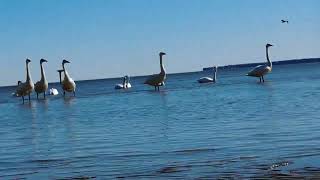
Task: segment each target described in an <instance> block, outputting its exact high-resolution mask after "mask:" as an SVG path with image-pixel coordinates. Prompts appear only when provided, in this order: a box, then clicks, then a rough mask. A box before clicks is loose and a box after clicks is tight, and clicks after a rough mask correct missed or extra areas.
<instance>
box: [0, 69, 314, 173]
mask: <svg viewBox="0 0 320 180" xmlns="http://www.w3.org/2000/svg"><path fill="white" fill-rule="evenodd" d="M319 69H320V64H303V65H301V64H300V65H282V66H275V67H274V70H273V72H272V74H270V75H268V76H267V77H266V80H267V82H266V83H264V84H260V83H258V79H256V78H251V77H246V76H243V75H244V74H245V73H246V72H247V70H248V69H246V68H243V69H238V70H228V71H227V70H224V71H222V70H219V71H218V83H217V84H207V85H200V84H198V83H197V82H196V80H197V79H198V78H200V77H202V76H205V75H207V72H198V73H187V74H175V75H169V76H168V81H167V83H166V87H165V88H162V89H161V91H160V92H155V91H154V90H153V88H152V87H148V86H145V85H143V84H142V82H143V81H144V79H145V78H143V77H141V78H132V79H131V83H132V85H133V88H132V89H130V90H120V91H119V90H118V91H117V90H114V85H115V84H116V83H120V82H121V80H120V79H109V80H97V81H84V82H78V83H77V85H78V91H77V97H75V98H73V97H66V98H63V97H62V96H61V95H58V96H55V97H53V96H51V97H48V99H47V100H39V101H37V100H35V95H33V96H32V98H33V100H32V102H31V103H30V104H29V103H26V104H21V99H20V98H15V97H11V93H12V92H13V91H14V87H5V88H0V110H1V111H0V117H1V120H0V179H20V178H22V179H24V178H26V179H81V178H83V179H85V178H97V179H108V178H128V179H150V178H159V179H175V178H183V179H193V178H203V179H206V178H208V179H210V178H213V179H215V178H235V179H241V178H244V179H245V178H259V177H298V178H299V177H300V178H301V177H319V176H318V175H319V174H320V142H319V141H320V118H319V117H320V111H319V110H320V103H319V97H320V70H319ZM51 87H56V88H57V89H59V90H60V87H59V85H58V84H52V85H51Z"/></svg>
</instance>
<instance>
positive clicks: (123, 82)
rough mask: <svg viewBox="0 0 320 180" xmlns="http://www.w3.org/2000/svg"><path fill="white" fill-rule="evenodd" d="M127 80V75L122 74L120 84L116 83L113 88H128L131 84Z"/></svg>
mask: <svg viewBox="0 0 320 180" xmlns="http://www.w3.org/2000/svg"><path fill="white" fill-rule="evenodd" d="M129 80H130V78H129V76H124V77H123V81H122V84H116V86H115V87H114V88H115V89H128V88H131V84H130V82H129Z"/></svg>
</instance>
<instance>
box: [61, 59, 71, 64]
mask: <svg viewBox="0 0 320 180" xmlns="http://www.w3.org/2000/svg"><path fill="white" fill-rule="evenodd" d="M66 63H70V62H69V61H67V60H65V59H64V60H63V61H62V64H66Z"/></svg>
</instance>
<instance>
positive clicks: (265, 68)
mask: <svg viewBox="0 0 320 180" xmlns="http://www.w3.org/2000/svg"><path fill="white" fill-rule="evenodd" d="M271 46H273V45H272V44H267V45H266V59H267V64H265V65H258V66H256V67H255V68H253V69H252V70H251V71H249V72H248V74H247V76H252V77H259V78H260V82H261V78H262V80H263V81H264V78H263V76H264V75H266V74H268V73H270V72H271V71H272V62H271V61H270V59H269V51H268V50H269V47H271Z"/></svg>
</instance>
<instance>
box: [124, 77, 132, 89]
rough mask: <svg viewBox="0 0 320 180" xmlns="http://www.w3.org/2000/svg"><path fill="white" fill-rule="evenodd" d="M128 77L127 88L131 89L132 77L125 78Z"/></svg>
mask: <svg viewBox="0 0 320 180" xmlns="http://www.w3.org/2000/svg"><path fill="white" fill-rule="evenodd" d="M125 77H126V88H127V89H129V88H131V87H132V86H131V83H130V77H129V76H125Z"/></svg>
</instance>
